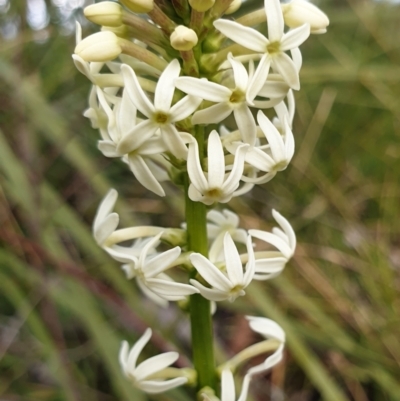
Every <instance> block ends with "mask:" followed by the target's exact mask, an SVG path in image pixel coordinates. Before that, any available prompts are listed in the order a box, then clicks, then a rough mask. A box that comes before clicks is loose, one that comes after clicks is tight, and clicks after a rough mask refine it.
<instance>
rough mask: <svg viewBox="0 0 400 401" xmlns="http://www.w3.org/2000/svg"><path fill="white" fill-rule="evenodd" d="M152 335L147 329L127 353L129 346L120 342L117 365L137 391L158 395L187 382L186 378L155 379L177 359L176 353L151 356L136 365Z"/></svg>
mask: <svg viewBox="0 0 400 401" xmlns="http://www.w3.org/2000/svg"><path fill="white" fill-rule="evenodd" d="M151 335H152V331H151V329H150V328H149V329H147V330H146V331H145V332H144V334H143V335H142V337H140V339H139V340H138V341H137V342H136V343H135V345H134V346H133V347H132V349H131V350H130V351H129V344H128V343H127V342H126V341H123V342H122V345H121V349H120V352H119V363H120V365H121V368H122V371H123V373H124V375H125V377H126V378H127V379H129V380H130V381H131V382H132V384H133V385H134V386H135V387H137V388H138V389H139V390H142V391H144V392H146V393H150V394H158V393H162V392H164V391H168V390H170V389H172V388H175V387H178V386H181V385H182V384H185V383H186V382H187V380H188V379H187V378H186V377H175V378H173V379H169V380H162V379H158V378H157V373H160V372H162V371H163V370H164V369H167V368H168V366H170V365H171V364H173V363H174V362H175V361H176V360H177V359H178V358H179V354H178V353H177V352H173V351H172V352H164V353H163V354H160V355H156V356H153V357H151V358H149V359H147V360H145V361H144V362H142V363H140V364H139V365H137V359H138V357H139V354H140V353H141V352H142V350H143V348H144V347H145V345H146V344H147V343H148V342H149V340H150V338H151Z"/></svg>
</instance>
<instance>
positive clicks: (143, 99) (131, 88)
mask: <svg viewBox="0 0 400 401" xmlns="http://www.w3.org/2000/svg"><path fill="white" fill-rule="evenodd" d="M121 73H122V76H123V78H124V83H125V90H127V91H128V95H129V97H130V98H131V100H132V102H133V104H134V105H135V106H136V108H137V109H139V110H140V111H141V112H142V113H143V114H144V115H145V116H146V117H147V118H150V117H151V116H152V115H153V114H154V111H155V110H154V106H153V105H152V104H151V102H150V100H149V99H148V97H147V96H146V94H145V93H144V92H143V89H142V87H141V86H140V84H139V81H138V79H137V77H136V74H135V72H134V71H133V69H132V68H131V67H130V66H129V65H127V64H123V65H122V66H121Z"/></svg>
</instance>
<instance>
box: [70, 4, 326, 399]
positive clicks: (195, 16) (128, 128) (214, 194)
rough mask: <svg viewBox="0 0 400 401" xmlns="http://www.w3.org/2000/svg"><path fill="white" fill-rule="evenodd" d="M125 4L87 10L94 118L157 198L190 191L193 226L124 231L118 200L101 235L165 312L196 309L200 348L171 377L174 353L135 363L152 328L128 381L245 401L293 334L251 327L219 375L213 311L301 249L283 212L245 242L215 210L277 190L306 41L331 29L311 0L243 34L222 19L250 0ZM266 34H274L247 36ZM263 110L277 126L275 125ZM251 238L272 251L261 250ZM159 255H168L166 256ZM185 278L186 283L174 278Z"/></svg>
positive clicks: (132, 356) (96, 229)
mask: <svg viewBox="0 0 400 401" xmlns="http://www.w3.org/2000/svg"><path fill="white" fill-rule="evenodd" d="M121 3H122V4H118V3H116V2H109V1H104V2H101V3H97V4H94V5H92V6H89V7H87V8H86V9H85V15H86V17H87V18H88V19H89V20H91V21H93V22H95V23H96V24H99V25H101V26H102V31H101V32H99V33H95V34H93V35H91V36H89V37H87V38H85V39H83V40H82V37H81V31H80V27H79V26H78V27H77V46H76V49H75V54H74V55H73V59H74V62H75V64H76V67H77V68H78V69H79V71H81V72H82V73H83V74H85V75H86V76H87V77H88V78H89V79H90V80H91V82H92V83H93V89H92V91H91V94H90V97H89V108H88V110H87V111H86V112H85V116H86V117H88V118H89V119H90V120H91V123H92V126H93V127H95V128H98V129H99V131H100V134H101V140H100V141H99V143H98V147H99V150H100V151H101V152H102V153H103V154H104V155H105V156H106V157H114V158H121V159H122V160H123V161H124V162H125V163H126V164H127V165H128V166H129V168H130V170H131V171H132V173H133V174H134V176H135V177H136V179H137V180H138V181H139V182H140V183H141V184H142V185H143V186H144V187H146V188H147V189H148V190H150V191H152V192H154V193H155V194H157V195H158V196H165V190H164V187H163V185H162V183H163V182H165V181H168V180H170V181H172V182H174V183H175V184H177V185H180V186H182V187H183V192H184V196H185V205H186V211H185V216H186V222H185V224H184V225H183V227H184V228H175V229H174V228H163V227H153V226H142V227H128V228H122V229H118V225H119V216H118V214H117V213H115V212H113V207H114V204H115V202H116V200H117V192H116V191H115V190H113V189H112V190H110V191H109V193H108V194H107V195H106V197H105V198H104V200H103V202H102V203H101V205H100V207H99V209H98V212H97V215H96V218H95V221H94V225H93V234H94V238H95V239H96V241H97V243H98V244H99V246H101V247H102V248H103V249H104V250H105V251H106V252H107V253H108V254H109V255H110V257H111V258H113V259H115V260H116V261H118V262H120V263H121V264H122V268H123V270H124V271H125V273H126V277H127V279H135V280H136V282H137V284H138V286H139V288H140V289H141V290H142V292H143V293H144V294H145V295H146V296H148V297H149V298H150V299H152V300H153V301H154V302H155V303H157V304H158V305H160V306H161V307H166V306H167V305H168V302H176V301H179V305H181V306H183V307H185V305H186V307H187V309H188V311H189V314H190V321H191V328H192V348H193V368H185V369H178V368H173V367H170V365H172V364H173V363H174V362H175V361H176V360H177V358H178V356H179V355H178V354H177V353H176V352H167V353H164V354H161V355H158V356H155V357H152V358H150V359H148V360H146V361H144V362H142V363H140V364H137V359H138V356H139V354H140V352H141V351H142V349H143V348H144V346H145V345H146V343H147V342H148V341H149V340H150V337H151V334H152V331H151V329H147V330H146V332H145V333H144V334H143V336H142V337H141V338H140V339H139V341H138V342H137V343H136V344H135V345H134V346H133V347H132V349H131V350H129V346H128V343H127V342H124V343H123V344H122V347H121V351H120V363H121V366H122V370H123V373H124V375H125V376H126V377H127V379H129V380H130V381H131V382H132V384H133V385H134V386H136V387H138V388H139V389H141V390H143V391H145V392H148V393H159V392H163V391H166V390H169V389H171V388H174V387H177V386H181V385H184V384H190V385H192V386H195V388H196V389H197V394H198V397H199V399H203V400H208V401H215V400H219V399H220V400H221V401H235V400H236V395H235V394H236V393H235V385H234V376H233V374H234V373H235V371H236V369H237V367H238V366H239V365H240V364H242V363H243V362H245V361H247V360H248V359H251V358H254V357H255V356H257V355H259V354H266V353H268V357H267V358H266V359H265V361H264V362H263V363H261V364H259V365H256V366H253V367H251V368H249V369H248V371H247V372H246V373H245V375H244V378H243V383H242V387H241V391H240V395H239V398H238V400H240V401H244V400H246V398H247V394H248V389H249V385H250V382H251V379H252V377H253V376H254V375H255V374H257V373H260V372H263V371H265V370H268V369H270V368H271V367H273V366H274V365H276V364H277V363H279V361H280V360H281V359H282V356H283V347H284V343H285V335H284V332H283V330H282V329H281V328H280V326H279V325H278V324H277V323H275V322H273V321H271V320H269V319H267V318H263V317H250V316H248V317H247V318H248V321H249V325H250V328H251V329H252V330H253V331H255V332H256V333H259V334H261V335H262V336H263V337H264V338H265V340H263V341H261V342H260V343H258V344H256V345H253V346H251V347H249V348H246V349H244V350H243V351H241V352H240V353H239V354H237V355H236V356H234V357H233V358H232V359H231V360H229V361H227V362H225V363H223V364H222V365H221V366H219V367H216V366H215V362H214V355H213V333H212V312H213V310H214V309H215V307H216V306H215V303H216V302H220V301H223V300H228V301H230V302H233V301H234V300H235V299H236V298H237V297H239V296H244V295H245V293H246V291H247V288H248V286H249V285H250V283H251V282H252V280H267V279H270V278H273V277H275V276H276V275H278V274H279V273H280V272H281V271H282V270H283V269H284V267H285V264H286V263H287V262H288V260H289V259H290V258H291V257H292V256H293V253H294V251H295V247H296V237H295V234H294V231H293V229H292V227H291V225H290V224H289V222H288V221H287V220H286V218H285V217H283V216H282V215H281V214H279V213H278V212H277V211H273V217H274V219H275V220H276V222H277V224H278V226H279V227H275V228H273V230H272V232H265V231H261V230H249V231H246V230H244V229H240V228H239V218H238V216H237V215H236V214H234V213H233V212H231V211H229V210H227V209H225V210H222V211H218V210H215V209H212V208H213V207H214V206H216V205H217V204H218V203H227V202H229V201H230V200H231V199H232V197H237V196H240V195H242V194H244V193H246V192H248V191H250V190H251V189H252V188H253V187H254V185H259V184H263V183H266V182H268V181H270V180H271V179H272V178H273V177H274V176H275V175H276V174H277V173H278V172H280V171H282V170H284V169H286V167H287V166H288V164H289V163H290V161H291V159H292V157H293V154H294V136H293V132H292V122H293V115H294V108H295V103H294V96H293V90H299V88H300V81H299V71H300V68H301V64H302V57H301V53H300V50H299V46H300V45H301V44H302V43H303V42H304V41H305V40H306V39H307V38H308V36H309V35H310V33H323V32H324V31H325V30H326V27H327V25H328V24H329V21H328V19H327V17H326V16H325V14H324V13H322V12H321V11H320V10H319V9H318V8H317V7H315V6H313V5H312V4H311V3H308V2H306V1H304V0H292V1H291V2H290V3H287V4H281V3H280V2H279V0H265V1H264V8H262V9H261V10H258V11H255V12H253V13H250V14H247V15H244V16H242V17H240V18H238V19H236V21H233V20H232V19H228V18H223V16H224V15H229V14H231V13H233V12H235V11H236V10H237V9H238V8H239V7H240V5H241V1H240V0H233V1H232V0H189V1H187V0H174V1H171V2H169V1H165V0H154V1H153V0H121ZM138 13H139V14H141V15H138ZM265 21H266V22H267V33H268V34H267V35H264V34H263V33H260V32H259V31H257V30H255V29H253V28H251V26H255V25H257V24H259V23H260V22H265ZM285 25H286V26H288V27H289V28H290V29H289V30H287V31H285ZM117 58H119V61H115V59H117ZM267 109H271V110H273V111H274V112H275V114H276V116H275V117H274V118H272V119H270V118H269V117H267V115H266V114H265V111H266V110H267ZM257 110H258V111H257ZM255 111H257V113H256V117H255V116H254V114H255V113H254V112H255ZM231 114H233V118H234V121H235V124H236V129H233V130H228V129H227V128H226V127H225V126H224V125H222V124H223V123H224V121H225V119H226V118H227V117H228V116H230V115H231ZM207 208H208V209H209V210H208V211H207ZM254 238H257V239H258V240H260V241H264V242H266V243H267V244H269V245H271V246H272V247H274V248H276V249H275V250H270V251H259V250H257V247H255V246H254V245H253V239H254ZM126 241H132V243H131V245H129V246H127V245H125V243H126ZM161 242H163V243H166V244H168V245H169V246H170V249H168V250H164V251H162V252H161V251H159V250H158V247H159V245H160V244H161ZM164 249H165V247H164ZM243 249H245V252H242V250H243ZM179 268H180V269H182V270H183V271H184V272H185V274H186V279H185V281H184V282H177V281H175V280H174V279H173V278H172V276H171V274H169V273H168V272H169V271H171V270H172V269H179ZM187 305H188V306H187ZM219 379H220V380H219ZM218 383H220V386H219V385H218Z"/></svg>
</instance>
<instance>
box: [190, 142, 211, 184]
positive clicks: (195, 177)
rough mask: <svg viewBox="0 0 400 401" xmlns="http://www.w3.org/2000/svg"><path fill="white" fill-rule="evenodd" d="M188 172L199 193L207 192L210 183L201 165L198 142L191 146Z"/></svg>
mask: <svg viewBox="0 0 400 401" xmlns="http://www.w3.org/2000/svg"><path fill="white" fill-rule="evenodd" d="M187 170H188V174H189V178H190V181H191V183H192V184H193V185H194V186H195V187H196V188H197V189H198V191H200V192H203V191H205V190H206V189H207V187H208V183H207V180H206V177H205V176H204V173H203V170H202V168H201V165H200V157H199V147H198V145H197V141H194V142H192V143H191V144H189V152H188V159H187Z"/></svg>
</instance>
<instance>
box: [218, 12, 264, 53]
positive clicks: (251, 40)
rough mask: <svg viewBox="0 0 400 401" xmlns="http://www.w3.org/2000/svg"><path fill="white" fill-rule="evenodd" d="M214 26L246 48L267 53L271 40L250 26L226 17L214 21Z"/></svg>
mask: <svg viewBox="0 0 400 401" xmlns="http://www.w3.org/2000/svg"><path fill="white" fill-rule="evenodd" d="M214 26H215V28H217V29H218V30H219V31H220V32H222V33H223V34H224V35H225V36H226V37H227V38H229V39H231V40H233V41H234V42H236V43H238V44H239V45H242V46H244V47H245V48H246V49H250V50H254V51H256V52H259V53H265V50H266V48H267V46H268V44H269V40H268V39H267V38H266V37H265V36H264V35H262V34H261V33H260V32H258V31H256V30H255V29H252V28H248V27H246V26H243V25H241V24H238V23H237V22H233V21H229V20H226V19H218V20H216V21H214Z"/></svg>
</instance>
